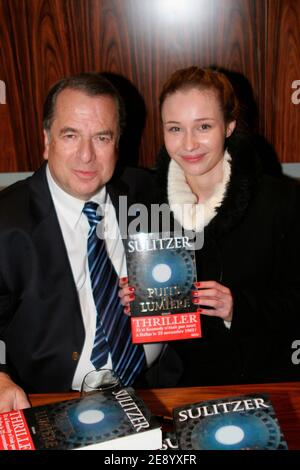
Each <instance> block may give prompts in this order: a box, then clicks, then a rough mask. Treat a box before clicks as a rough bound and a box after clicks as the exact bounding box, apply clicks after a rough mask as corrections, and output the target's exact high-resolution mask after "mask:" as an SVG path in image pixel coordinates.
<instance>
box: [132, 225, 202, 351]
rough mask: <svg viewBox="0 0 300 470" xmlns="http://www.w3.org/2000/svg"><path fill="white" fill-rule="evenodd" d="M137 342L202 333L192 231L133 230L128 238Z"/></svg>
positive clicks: (133, 316) (170, 339)
mask: <svg viewBox="0 0 300 470" xmlns="http://www.w3.org/2000/svg"><path fill="white" fill-rule="evenodd" d="M125 251H126V259H127V271H128V280H129V285H130V286H133V287H134V288H135V299H134V301H133V302H131V304H130V308H131V329H132V339H133V342H134V343H148V342H160V341H172V340H178V339H187V338H199V337H201V326H200V314H199V312H198V308H197V307H196V306H195V305H194V304H193V303H192V288H193V284H194V282H195V281H196V263H195V251H194V250H193V245H192V244H191V242H190V240H189V238H188V237H187V236H176V235H175V234H173V233H172V234H166V233H138V234H132V235H129V237H128V239H127V243H126V244H125Z"/></svg>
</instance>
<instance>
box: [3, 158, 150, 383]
mask: <svg viewBox="0 0 300 470" xmlns="http://www.w3.org/2000/svg"><path fill="white" fill-rule="evenodd" d="M150 181H151V178H150V176H149V175H148V173H147V172H145V171H142V170H134V169H131V170H130V169H127V170H126V171H125V172H124V173H123V174H122V177H121V178H119V179H117V180H116V181H114V182H113V183H112V184H109V185H107V188H108V193H109V195H110V197H111V199H112V202H113V204H114V206H115V208H116V212H117V215H118V210H117V208H118V201H119V196H120V195H127V196H128V198H129V203H130V202H135V201H137V200H140V201H142V199H140V198H141V192H142V190H144V188H145V187H149V186H150V185H149V182H150ZM84 337H85V331H84V325H83V321H82V316H81V310H80V305H79V299H78V294H77V290H76V286H75V283H74V280H73V275H72V271H71V266H70V263H69V259H68V255H67V251H66V248H65V244H64V240H63V236H62V233H61V230H60V227H59V222H58V219H57V215H56V212H55V209H54V205H53V202H52V198H51V195H50V191H49V187H48V184H47V180H46V173H45V165H44V166H42V168H41V169H40V170H38V171H37V172H36V173H35V174H34V175H33V176H32V177H30V178H28V179H26V180H24V181H20V182H18V183H16V184H14V185H12V186H10V187H8V188H7V189H5V190H4V191H1V192H0V340H2V341H4V342H5V345H6V361H7V364H6V366H0V370H2V371H8V372H9V373H10V375H11V376H12V378H13V379H14V380H15V381H16V382H17V383H18V384H20V385H21V386H22V387H23V388H24V389H25V390H26V391H27V392H63V391H68V390H70V388H71V384H72V380H73V376H74V373H75V369H76V367H77V363H78V359H79V357H80V353H81V350H82V348H83V344H84Z"/></svg>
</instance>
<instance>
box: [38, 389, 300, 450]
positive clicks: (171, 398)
mask: <svg viewBox="0 0 300 470" xmlns="http://www.w3.org/2000/svg"><path fill="white" fill-rule="evenodd" d="M251 393H252V394H253V393H254V394H255V393H267V394H268V395H269V397H270V399H271V401H272V403H273V406H274V409H275V411H276V414H277V417H278V420H279V422H280V425H281V427H282V431H283V433H284V435H285V438H286V440H287V442H288V446H289V449H291V450H293V449H294V450H295V449H298V450H300V382H288V383H274V384H250V385H226V386H225V385H224V386H214V387H189V388H164V389H162V388H161V389H149V390H137V394H138V395H139V396H140V397H141V398H142V399H143V400H144V401H145V403H146V404H147V405H148V407H149V408H150V409H151V411H152V412H153V413H154V414H156V415H161V416H166V417H172V409H173V408H175V407H176V406H181V405H185V404H189V403H196V402H198V401H202V400H210V399H214V398H216V399H217V398H222V397H226V396H237V395H241V394H251ZM77 397H79V393H77V392H71V393H56V394H39V395H38V394H37V395H30V400H31V403H32V405H33V406H39V405H43V404H45V403H54V402H57V401H61V400H68V399H72V398H77Z"/></svg>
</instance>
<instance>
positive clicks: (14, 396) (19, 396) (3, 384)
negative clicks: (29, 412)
mask: <svg viewBox="0 0 300 470" xmlns="http://www.w3.org/2000/svg"><path fill="white" fill-rule="evenodd" d="M30 406H31V405H30V403H29V401H28V399H27V396H26V393H25V392H24V390H22V389H21V388H20V387H19V386H18V385H17V384H15V383H14V382H13V381H12V380H11V378H10V377H9V375H7V374H5V373H4V372H0V413H5V412H7V411H11V410H22V409H23V408H30Z"/></svg>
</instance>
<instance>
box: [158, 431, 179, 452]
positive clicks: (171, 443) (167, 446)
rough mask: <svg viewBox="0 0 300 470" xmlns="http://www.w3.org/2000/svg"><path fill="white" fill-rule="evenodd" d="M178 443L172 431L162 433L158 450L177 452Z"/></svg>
mask: <svg viewBox="0 0 300 470" xmlns="http://www.w3.org/2000/svg"><path fill="white" fill-rule="evenodd" d="M178 449H179V446H178V441H177V437H176V433H175V432H174V431H167V432H163V433H162V447H161V449H160V450H178Z"/></svg>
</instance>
